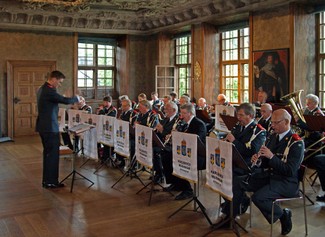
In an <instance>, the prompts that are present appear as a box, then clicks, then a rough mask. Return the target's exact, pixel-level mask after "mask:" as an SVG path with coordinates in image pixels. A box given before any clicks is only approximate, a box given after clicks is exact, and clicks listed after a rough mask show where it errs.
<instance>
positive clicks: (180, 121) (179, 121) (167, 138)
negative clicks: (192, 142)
mask: <svg viewBox="0 0 325 237" xmlns="http://www.w3.org/2000/svg"><path fill="white" fill-rule="evenodd" d="M181 124H183V125H181ZM181 126H182V127H183V126H184V121H183V119H181V118H180V117H178V118H177V119H176V120H175V122H174V125H173V128H172V130H171V131H170V133H168V134H167V135H166V136H165V139H164V140H165V141H164V146H165V145H167V144H171V141H172V132H173V131H179V130H178V128H179V127H181Z"/></svg>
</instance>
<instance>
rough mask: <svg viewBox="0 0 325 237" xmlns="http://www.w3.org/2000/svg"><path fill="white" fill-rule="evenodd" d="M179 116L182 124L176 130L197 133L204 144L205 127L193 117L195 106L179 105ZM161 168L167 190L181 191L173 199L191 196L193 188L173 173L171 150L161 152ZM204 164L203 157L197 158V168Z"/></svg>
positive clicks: (201, 167) (188, 104) (202, 166)
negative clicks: (167, 185) (168, 184)
mask: <svg viewBox="0 0 325 237" xmlns="http://www.w3.org/2000/svg"><path fill="white" fill-rule="evenodd" d="M180 116H181V117H182V119H183V122H184V126H178V127H177V131H180V132H185V133H192V134H197V135H198V136H199V138H200V139H201V141H202V142H203V143H204V144H205V139H206V127H205V125H204V123H203V122H202V121H201V120H200V119H198V118H197V117H195V107H194V105H193V104H191V103H187V104H183V105H182V106H181V111H180ZM162 163H163V170H164V174H165V177H166V182H167V183H170V184H171V185H170V186H169V187H168V188H167V191H182V192H181V193H180V194H178V195H177V196H176V197H175V200H184V199H187V198H191V197H193V189H192V187H191V184H190V183H189V182H188V181H187V180H184V179H181V178H178V177H176V176H174V175H172V173H173V156H172V152H168V151H165V152H164V153H162ZM204 166H205V158H202V159H199V158H198V169H203V168H204Z"/></svg>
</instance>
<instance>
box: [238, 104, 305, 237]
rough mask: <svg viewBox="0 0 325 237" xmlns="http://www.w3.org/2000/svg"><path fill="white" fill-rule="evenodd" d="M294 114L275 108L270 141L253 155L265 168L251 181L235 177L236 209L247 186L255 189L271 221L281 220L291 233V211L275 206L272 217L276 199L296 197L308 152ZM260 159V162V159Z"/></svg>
mask: <svg viewBox="0 0 325 237" xmlns="http://www.w3.org/2000/svg"><path fill="white" fill-rule="evenodd" d="M290 121H291V115H290V114H289V113H288V112H287V111H286V110H284V109H278V110H276V111H274V112H273V114H272V118H271V122H272V127H273V129H274V134H272V135H271V137H270V140H269V142H268V143H267V144H266V145H265V146H262V147H261V149H260V150H259V151H258V152H257V153H256V154H254V155H253V156H252V163H253V164H254V163H256V164H257V165H258V166H260V168H263V172H256V173H253V174H252V176H251V178H250V179H249V181H248V185H246V184H245V183H244V182H242V179H241V178H240V177H236V178H235V179H234V184H233V204H234V211H235V210H236V209H237V210H238V209H239V203H240V202H241V201H240V199H241V198H242V197H243V193H244V191H245V190H247V191H252V192H254V194H253V196H252V200H253V202H254V204H255V205H256V206H257V208H258V209H259V210H260V211H261V212H262V214H263V215H264V217H265V218H266V219H267V221H268V222H269V223H271V222H273V223H274V222H276V221H277V220H280V222H281V228H282V230H281V234H282V235H287V234H288V233H289V232H290V231H291V229H292V222H291V215H292V213H291V211H290V210H289V209H287V208H285V209H282V208H281V207H280V206H279V205H275V206H274V219H273V220H272V219H271V212H272V205H273V200H274V199H276V198H279V197H293V196H295V195H296V194H297V192H298V189H299V180H298V170H299V167H300V164H301V161H302V159H303V155H304V143H303V141H302V140H301V138H300V137H299V136H298V135H297V134H293V133H292V132H291V129H290ZM257 161H260V162H257Z"/></svg>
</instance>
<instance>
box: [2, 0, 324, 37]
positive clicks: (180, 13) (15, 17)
mask: <svg viewBox="0 0 325 237" xmlns="http://www.w3.org/2000/svg"><path fill="white" fill-rule="evenodd" d="M292 2H296V3H302V4H308V5H309V6H311V7H314V6H319V5H320V4H322V3H323V4H324V0H291V1H290V0H0V28H3V29H35V30H47V31H60V32H84V33H112V34H151V33H155V32H158V31H162V30H168V29H173V28H175V27H178V28H179V27H183V26H186V25H189V24H192V23H200V22H209V23H212V24H219V25H220V24H225V23H228V22H234V21H239V20H243V19H248V14H249V12H251V11H257V10H267V9H270V8H275V7H280V6H287V5H288V4H289V3H292Z"/></svg>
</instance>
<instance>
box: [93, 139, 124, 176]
mask: <svg viewBox="0 0 325 237" xmlns="http://www.w3.org/2000/svg"><path fill="white" fill-rule="evenodd" d="M103 145H106V144H103ZM106 146H108V147H109V152H108V153H109V154H108V158H107V160H105V161H103V162H101V163H100V164H99V165H98V166H97V168H96V170H95V171H94V174H96V173H97V172H98V171H99V170H100V169H101V168H103V166H106V167H109V164H111V165H112V166H113V167H114V168H118V170H119V171H121V172H122V174H123V170H122V169H121V168H120V167H118V166H117V164H115V161H114V160H113V157H112V149H113V147H112V146H110V145H106Z"/></svg>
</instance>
